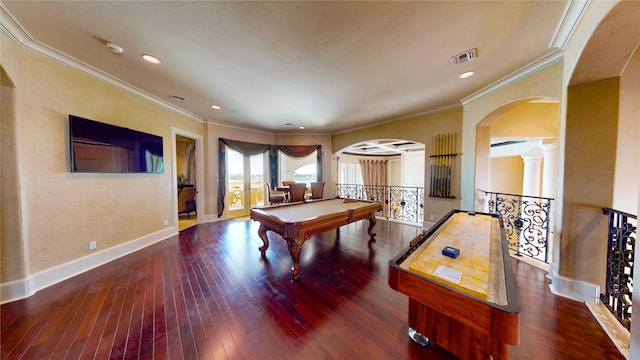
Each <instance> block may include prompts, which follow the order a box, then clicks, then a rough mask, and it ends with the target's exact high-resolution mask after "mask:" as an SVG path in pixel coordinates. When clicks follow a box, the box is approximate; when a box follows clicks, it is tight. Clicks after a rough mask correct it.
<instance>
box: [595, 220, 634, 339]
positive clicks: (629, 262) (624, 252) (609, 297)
mask: <svg viewBox="0 0 640 360" xmlns="http://www.w3.org/2000/svg"><path fill="white" fill-rule="evenodd" d="M602 213H603V214H604V215H607V216H608V217H609V231H608V236H607V279H606V286H605V289H604V290H605V292H604V294H600V300H602V302H603V303H604V304H605V306H606V307H607V308H608V309H609V311H611V313H612V314H613V315H614V316H615V317H616V318H617V319H618V321H619V322H620V323H621V324H622V325H623V326H624V327H625V328H627V330H631V314H632V307H631V297H632V296H631V295H632V294H633V263H634V261H633V260H634V254H635V244H636V230H637V226H638V220H637V216H636V215H632V214H627V213H624V212H622V211H618V210H614V209H610V208H603V209H602Z"/></svg>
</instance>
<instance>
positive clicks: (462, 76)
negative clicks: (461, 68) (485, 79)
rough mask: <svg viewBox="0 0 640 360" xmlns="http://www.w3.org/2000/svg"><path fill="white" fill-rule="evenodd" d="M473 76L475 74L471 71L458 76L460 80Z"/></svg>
mask: <svg viewBox="0 0 640 360" xmlns="http://www.w3.org/2000/svg"><path fill="white" fill-rule="evenodd" d="M473 74H475V73H474V72H473V71H467V72H465V73H462V74H460V79H466V78H468V77H470V76H473Z"/></svg>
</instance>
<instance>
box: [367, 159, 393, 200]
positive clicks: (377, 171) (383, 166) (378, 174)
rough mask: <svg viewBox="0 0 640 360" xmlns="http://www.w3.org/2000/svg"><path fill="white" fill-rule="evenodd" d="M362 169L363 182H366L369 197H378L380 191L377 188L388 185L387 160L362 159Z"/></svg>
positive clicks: (372, 198) (373, 198) (374, 198)
mask: <svg viewBox="0 0 640 360" xmlns="http://www.w3.org/2000/svg"><path fill="white" fill-rule="evenodd" d="M360 170H361V171H362V182H363V183H364V188H365V191H366V192H367V198H368V199H371V200H378V201H380V200H382V199H377V198H376V196H375V194H377V193H380V195H382V194H381V192H380V191H376V189H378V188H380V187H382V186H385V185H387V160H360Z"/></svg>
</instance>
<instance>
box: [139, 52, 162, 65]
mask: <svg viewBox="0 0 640 360" xmlns="http://www.w3.org/2000/svg"><path fill="white" fill-rule="evenodd" d="M142 58H143V59H144V61H146V62H150V63H152V64H160V60H158V58H156V57H154V56H151V55H148V54H142Z"/></svg>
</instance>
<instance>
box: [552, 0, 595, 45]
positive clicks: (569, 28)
mask: <svg viewBox="0 0 640 360" xmlns="http://www.w3.org/2000/svg"><path fill="white" fill-rule="evenodd" d="M590 4H591V0H569V1H567V5H566V6H565V8H564V11H563V12H562V16H561V17H560V21H559V22H558V25H557V26H556V30H555V32H554V33H553V36H552V37H551V41H550V42H549V48H551V49H553V48H558V49H562V50H564V48H565V46H566V45H567V42H568V41H569V38H571V35H573V32H574V31H575V30H576V28H577V27H578V24H579V23H580V20H582V16H583V15H584V13H585V11H586V9H587V8H588V7H589V5H590Z"/></svg>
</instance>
